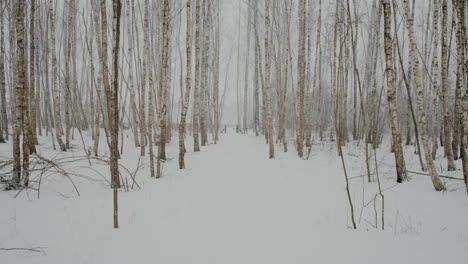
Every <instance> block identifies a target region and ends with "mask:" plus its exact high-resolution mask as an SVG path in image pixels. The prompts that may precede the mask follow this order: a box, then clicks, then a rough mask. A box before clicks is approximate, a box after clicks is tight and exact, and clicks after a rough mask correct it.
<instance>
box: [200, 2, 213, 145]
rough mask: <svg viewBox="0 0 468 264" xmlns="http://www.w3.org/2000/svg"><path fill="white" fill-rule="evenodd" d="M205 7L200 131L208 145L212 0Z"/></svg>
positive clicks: (202, 142) (203, 143) (203, 140)
mask: <svg viewBox="0 0 468 264" xmlns="http://www.w3.org/2000/svg"><path fill="white" fill-rule="evenodd" d="M203 3H204V7H203V10H204V11H203V12H202V13H203V34H204V40H202V42H203V51H202V58H201V60H202V62H201V63H202V68H201V78H202V80H201V91H200V97H201V98H200V105H201V109H200V112H201V116H200V128H201V129H200V132H201V145H202V146H206V144H207V140H208V133H207V96H206V94H207V91H208V84H209V83H208V75H209V71H208V60H209V57H210V54H209V51H210V26H211V25H210V19H209V16H210V12H211V0H204V1H203Z"/></svg>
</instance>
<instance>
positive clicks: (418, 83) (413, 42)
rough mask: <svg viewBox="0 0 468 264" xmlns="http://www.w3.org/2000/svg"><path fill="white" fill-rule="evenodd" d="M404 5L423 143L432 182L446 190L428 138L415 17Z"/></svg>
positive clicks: (439, 189)
mask: <svg viewBox="0 0 468 264" xmlns="http://www.w3.org/2000/svg"><path fill="white" fill-rule="evenodd" d="M403 6H404V9H405V16H406V28H407V31H408V38H409V45H410V60H411V61H412V66H413V74H414V78H413V80H414V83H415V86H416V92H417V99H418V100H417V105H418V125H419V130H420V132H421V140H422V143H423V150H424V157H425V159H426V164H427V167H428V169H429V174H430V176H431V179H432V184H433V185H434V188H435V189H436V190H437V191H442V190H445V186H444V184H443V183H442V181H441V180H440V178H439V174H438V172H437V169H436V167H435V165H434V161H433V160H432V156H431V150H430V148H429V139H428V138H427V121H426V106H425V105H426V103H425V96H424V90H423V87H422V81H421V74H420V71H419V58H418V55H417V48H416V39H415V36H414V28H413V18H412V16H411V15H410V8H409V4H408V0H403Z"/></svg>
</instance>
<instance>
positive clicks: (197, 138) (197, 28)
mask: <svg viewBox="0 0 468 264" xmlns="http://www.w3.org/2000/svg"><path fill="white" fill-rule="evenodd" d="M200 4H201V0H196V6H195V83H194V86H193V118H192V125H193V150H194V151H195V152H197V151H200V135H199V124H198V120H199V114H200V102H199V100H200V95H199V94H200V92H199V87H200V58H201V53H200V48H201V47H200V28H201V23H200V22H201V21H200V12H201V10H200Z"/></svg>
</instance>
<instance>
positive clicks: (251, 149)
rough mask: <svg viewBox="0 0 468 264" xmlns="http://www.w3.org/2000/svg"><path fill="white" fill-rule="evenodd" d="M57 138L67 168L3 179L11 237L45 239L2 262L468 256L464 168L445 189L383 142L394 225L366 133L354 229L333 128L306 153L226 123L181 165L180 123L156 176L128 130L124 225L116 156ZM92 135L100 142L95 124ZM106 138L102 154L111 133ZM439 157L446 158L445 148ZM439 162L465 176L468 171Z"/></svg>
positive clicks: (355, 159) (351, 154) (26, 243)
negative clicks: (17, 185) (24, 180)
mask: <svg viewBox="0 0 468 264" xmlns="http://www.w3.org/2000/svg"><path fill="white" fill-rule="evenodd" d="M187 141H191V137H187ZM47 142H50V140H48V138H45V137H42V138H40V143H41V145H40V146H39V148H38V151H39V153H40V154H41V155H42V156H44V157H47V158H48V159H51V160H54V161H56V162H57V164H58V165H60V166H63V168H64V169H65V170H66V171H69V172H70V174H69V177H70V179H69V178H67V177H65V176H62V175H60V174H57V173H54V172H53V170H52V169H51V170H50V171H49V172H47V173H45V174H44V175H42V177H41V176H40V175H39V174H38V173H37V172H35V173H34V174H33V184H32V187H33V188H32V189H28V190H23V191H22V192H21V193H19V194H18V192H16V191H0V212H1V213H0V248H27V249H34V250H36V251H38V252H34V251H29V250H27V251H24V250H10V251H5V250H0V263H5V264H29V263H48V264H55V263H57V264H58V263H60V264H63V263H70V264H74V263H89V264H92V263H93V264H104V263H112V264H118V263H138V264H145V263H161V264H170V263H181V264H182V263H183V264H188V263H201V264H211V263H216V264H218V263H236V264H237V263H243V264H249V263H256V264H259V263H268V264H272V263H366V264H367V263H392V264H394V263H412V264H414V263H424V264H429V263H451V264H452V263H466V260H467V259H468V198H467V195H466V191H465V189H464V187H463V185H464V183H463V181H457V180H447V179H444V182H445V183H446V185H447V187H448V190H447V191H445V192H436V191H434V189H433V188H432V184H431V181H430V178H429V177H426V176H421V175H414V174H411V176H412V177H411V180H410V181H409V182H405V183H403V184H396V181H395V175H394V173H393V166H392V164H393V156H392V154H391V153H390V152H389V151H388V150H389V148H388V146H386V145H384V146H383V147H381V149H380V150H378V151H377V156H376V161H377V164H378V169H379V175H380V180H381V184H382V188H383V189H384V195H385V213H384V214H385V230H383V231H382V230H381V228H382V223H381V199H380V198H379V197H377V199H374V198H375V197H376V194H377V193H378V186H377V182H376V181H374V182H372V183H369V184H368V183H367V176H365V177H363V176H362V175H365V173H366V170H365V166H364V157H363V153H364V151H363V146H362V145H359V146H357V145H356V144H355V143H349V144H348V146H347V147H346V148H345V160H346V162H347V166H348V171H349V177H351V178H352V179H351V186H350V188H351V196H352V199H353V202H354V213H355V217H356V222H357V226H358V229H357V230H356V231H355V230H353V229H352V225H351V218H350V213H349V211H350V210H349V205H348V201H347V196H346V192H345V178H344V174H343V170H342V165H341V161H340V159H339V157H337V155H336V148H335V146H334V145H333V142H331V143H323V144H322V143H317V144H314V146H313V149H312V152H311V155H310V157H309V159H308V160H302V159H299V158H297V155H296V153H295V150H294V145H293V143H292V142H291V143H290V146H289V147H290V151H289V152H288V153H284V152H282V151H281V149H280V146H279V145H277V146H276V148H277V149H276V159H274V160H269V159H268V158H267V154H268V153H267V151H268V148H267V146H266V145H265V144H264V139H263V138H261V137H259V138H255V137H253V136H251V135H249V136H245V135H237V134H234V133H230V134H227V135H224V134H223V135H222V136H221V140H220V142H219V144H217V145H209V146H207V147H203V148H202V151H201V152H199V153H193V152H192V151H189V152H188V153H187V155H186V161H187V169H185V170H179V169H178V168H177V151H178V146H177V139H176V138H175V137H174V138H173V140H172V142H171V143H170V145H169V146H168V157H169V159H168V162H167V163H165V164H164V171H163V177H162V178H161V179H151V178H150V177H149V166H148V162H147V159H148V158H147V157H146V158H145V159H141V160H139V149H136V148H134V147H133V142H132V139H131V136H125V148H124V151H125V152H124V153H123V155H122V159H121V163H122V166H124V167H125V170H126V171H125V170H124V169H122V170H123V171H124V172H123V173H122V177H123V179H124V182H125V184H126V185H127V182H128V187H129V190H128V191H125V190H122V191H121V192H120V193H119V221H120V229H118V230H114V229H113V228H112V227H113V226H112V214H113V211H112V191H111V190H110V189H109V185H108V183H107V181H108V178H109V172H108V171H109V169H108V166H107V165H105V164H104V163H103V162H102V161H99V160H91V161H88V160H87V159H85V158H82V157H83V156H84V151H83V149H87V148H88V147H87V146H86V147H84V148H83V146H82V140H81V138H80V137H79V136H78V134H75V139H74V141H73V142H72V143H73V147H74V149H73V151H70V152H67V153H60V152H58V151H54V150H53V149H52V146H51V145H50V143H47ZM84 142H87V144H88V145H90V144H91V141H90V140H88V139H87V136H85V140H84ZM101 149H102V152H101V155H102V156H104V157H105V156H106V154H107V146H105V139H104V138H103V139H102V140H101ZM187 149H188V150H191V149H192V146H191V144H190V143H189V145H188V146H187ZM412 151H413V147H410V148H407V149H406V157H405V158H406V161H407V165H408V167H409V169H410V170H413V171H419V169H418V161H417V156H416V155H414V154H413V153H412ZM441 152H442V150H441V149H439V155H441ZM371 154H373V152H371ZM9 157H11V143H9V144H2V145H0V158H1V159H6V158H9ZM372 157H373V156H372ZM78 160H79V161H78ZM69 161H73V162H69ZM89 162H91V163H92V164H93V166H92V167H90V166H89ZM374 162H375V160H373V164H372V167H371V169H372V170H373V172H375V168H374ZM438 162H439V163H440V168H445V163H444V161H443V160H442V157H438ZM457 165H458V167H459V168H460V167H461V164H457ZM122 168H123V167H122ZM441 173H442V174H444V175H450V176H453V177H459V178H461V171H457V172H451V173H448V172H446V171H442V172H441ZM132 177H135V181H136V183H137V184H138V186H139V187H138V186H137V184H133V180H132ZM39 179H41V184H40V192H38V188H39V184H38V182H39ZM70 180H72V181H73V183H74V184H75V185H76V188H77V190H78V191H79V196H78V193H77V191H76V190H75V188H74V187H73V185H72V184H71V181H70ZM132 185H133V188H132ZM140 188H141V189H140ZM38 196H39V197H40V198H39V199H38ZM374 200H375V201H374ZM376 213H377V215H376ZM376 225H377V228H376Z"/></svg>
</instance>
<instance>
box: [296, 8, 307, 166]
mask: <svg viewBox="0 0 468 264" xmlns="http://www.w3.org/2000/svg"><path fill="white" fill-rule="evenodd" d="M298 12H299V48H298V50H299V54H298V59H297V61H298V62H297V69H298V77H297V79H298V80H297V99H296V100H297V103H296V107H297V110H296V112H297V116H298V117H297V120H298V124H297V127H296V129H297V138H296V144H297V154H298V155H299V157H301V158H302V156H303V155H304V96H305V94H304V90H305V78H306V1H305V0H299V9H298Z"/></svg>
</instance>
